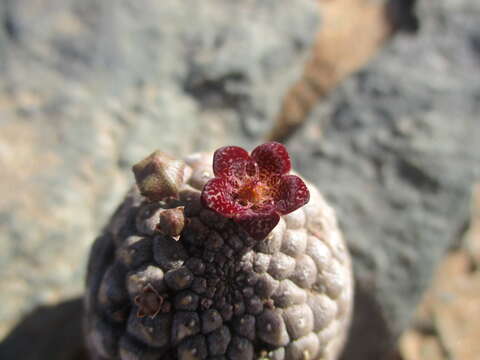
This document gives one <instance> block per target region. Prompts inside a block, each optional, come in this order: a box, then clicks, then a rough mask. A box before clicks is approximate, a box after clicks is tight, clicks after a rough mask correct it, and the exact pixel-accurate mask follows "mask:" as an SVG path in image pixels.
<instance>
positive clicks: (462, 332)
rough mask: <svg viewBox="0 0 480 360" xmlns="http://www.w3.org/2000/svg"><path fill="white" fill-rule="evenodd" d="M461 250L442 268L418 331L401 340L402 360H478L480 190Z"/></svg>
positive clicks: (479, 187)
mask: <svg viewBox="0 0 480 360" xmlns="http://www.w3.org/2000/svg"><path fill="white" fill-rule="evenodd" d="M472 210H473V211H472V220H471V224H470V228H469V230H468V232H467V233H466V235H465V237H464V239H463V241H462V243H461V244H460V246H459V247H458V248H456V249H454V250H452V251H451V252H450V254H448V256H447V257H446V258H445V260H444V261H443V263H442V264H441V266H440V267H439V269H438V271H437V273H436V276H435V279H434V281H433V284H432V286H431V288H430V289H429V290H428V292H427V293H426V294H425V296H424V299H423V301H422V303H421V304H420V306H419V308H418V310H417V313H416V316H415V319H414V321H413V326H412V328H411V329H410V330H409V331H407V332H406V333H405V334H404V335H403V336H402V338H401V339H400V345H399V352H400V355H399V359H402V360H422V359H428V360H476V359H478V356H479V354H480V342H479V341H478V336H479V334H480V324H479V322H478V321H477V320H478V319H480V185H477V186H476V188H475V191H474V201H473V207H472Z"/></svg>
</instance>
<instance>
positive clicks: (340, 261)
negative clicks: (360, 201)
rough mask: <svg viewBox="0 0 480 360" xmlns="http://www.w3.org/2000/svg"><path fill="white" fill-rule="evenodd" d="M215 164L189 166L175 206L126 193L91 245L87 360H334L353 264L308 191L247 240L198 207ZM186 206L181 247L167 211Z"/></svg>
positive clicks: (193, 161) (325, 210) (202, 160)
mask: <svg viewBox="0 0 480 360" xmlns="http://www.w3.org/2000/svg"><path fill="white" fill-rule="evenodd" d="M209 158H211V157H205V156H203V155H194V156H191V157H189V158H188V159H187V163H188V164H189V167H188V168H187V170H188V171H187V174H188V175H187V176H186V184H185V185H184V186H182V189H181V191H180V194H179V200H169V201H167V202H153V203H152V202H147V201H146V200H144V199H143V198H142V197H141V196H140V195H139V193H138V190H137V189H136V188H135V189H133V190H132V191H131V192H130V193H129V195H128V196H127V198H126V199H125V201H124V202H123V204H122V205H121V206H120V207H119V208H118V210H117V211H116V213H115V215H114V216H113V217H112V219H111V221H110V223H109V225H108V226H107V227H106V229H105V231H104V233H103V234H102V235H101V236H100V237H99V238H98V239H97V240H96V242H95V244H94V246H93V248H92V251H91V256H90V261H89V266H88V278H87V279H88V280H87V293H86V296H85V314H86V315H85V337H86V341H87V347H88V348H89V351H90V354H91V356H92V359H94V360H107V359H121V360H137V359H155V360H156V359H159V358H162V359H179V360H183V359H220V358H222V359H231V360H236V359H258V358H268V359H279V360H280V359H285V360H293V359H325V360H333V359H337V358H338V355H339V353H340V351H341V349H342V346H343V344H344V341H345V338H346V335H347V330H348V325H349V322H350V318H351V310H352V301H353V288H352V286H353V279H352V274H351V268H350V257H349V254H348V251H347V249H346V247H345V244H344V241H343V238H342V235H341V233H340V232H339V230H338V227H337V224H336V219H335V215H334V212H333V210H332V209H331V208H330V207H329V206H328V205H327V204H326V203H325V201H324V200H323V197H322V196H321V195H320V194H319V193H318V191H317V190H316V188H315V187H313V186H311V185H308V186H309V190H310V194H311V198H310V202H309V203H308V204H307V205H305V206H304V207H302V208H300V209H298V210H296V211H294V212H292V213H290V214H288V215H284V216H282V217H281V220H280V222H279V223H278V224H277V226H276V227H275V229H274V230H273V231H272V232H271V233H270V234H269V235H268V236H267V237H266V238H265V239H263V240H254V239H253V238H251V237H250V236H248V234H247V233H246V232H245V231H244V230H243V229H242V228H240V227H239V226H238V225H237V224H235V223H234V222H233V221H232V220H230V219H227V218H225V217H223V216H221V215H218V214H217V213H214V212H213V211H211V210H208V209H206V208H204V207H203V206H202V205H201V202H200V190H199V189H201V188H202V187H203V184H204V183H205V182H206V181H207V180H208V179H209V178H211V177H212V176H213V174H212V172H211V161H208V160H207V159H209ZM178 206H184V213H185V227H184V229H183V231H182V233H181V235H180V236H179V238H177V239H174V238H173V237H170V236H167V235H164V234H162V227H160V228H159V227H158V226H157V225H158V222H159V218H160V217H161V216H162V215H161V214H162V213H164V212H165V211H166V210H165V209H166V208H173V207H178Z"/></svg>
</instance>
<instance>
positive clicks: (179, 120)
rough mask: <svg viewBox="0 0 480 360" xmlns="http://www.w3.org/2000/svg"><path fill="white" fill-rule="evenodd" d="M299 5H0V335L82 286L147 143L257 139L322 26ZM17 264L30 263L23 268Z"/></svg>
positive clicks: (306, 5)
mask: <svg viewBox="0 0 480 360" xmlns="http://www.w3.org/2000/svg"><path fill="white" fill-rule="evenodd" d="M315 10H316V7H315V4H313V3H312V2H311V1H310V0H295V1H289V2H288V4H286V3H280V2H278V1H274V0H258V1H250V0H249V1H242V2H233V1H227V0H212V1H208V2H194V1H188V0H181V1H178V0H165V1H164V0H162V1H154V0H147V1H142V2H141V3H140V2H138V1H131V0H126V1H113V0H102V1H97V0H85V1H76V0H66V1H64V0H61V1H60V0H45V1H31V0H14V1H8V0H7V1H2V2H1V3H0V24H1V26H0V75H1V76H0V78H1V80H0V167H1V168H2V169H3V171H2V175H1V176H0V190H1V193H2V196H1V198H0V250H1V251H0V273H1V274H2V276H1V277H0V289H2V291H1V295H0V298H1V301H2V307H0V338H1V337H3V335H4V334H5V332H6V331H7V329H9V328H10V327H11V326H12V325H13V323H14V322H16V321H17V320H18V318H19V316H20V315H21V314H24V313H26V312H27V311H28V310H30V309H32V308H33V307H34V306H35V305H38V304H45V303H54V302H56V301H58V300H60V299H64V298H65V297H68V296H72V295H73V294H79V293H80V292H81V290H82V283H83V277H84V271H83V262H84V259H85V258H86V254H87V249H88V247H89V246H90V244H91V241H92V239H93V238H94V237H95V235H96V234H97V233H98V231H99V229H100V227H101V226H103V224H104V223H105V221H106V219H107V216H108V215H109V214H110V213H111V211H112V210H113V208H114V206H116V204H118V202H119V201H120V199H121V198H122V196H123V195H124V194H125V192H126V190H127V189H128V187H129V186H130V185H129V180H127V179H130V177H127V176H126V173H127V172H129V168H130V166H131V164H132V163H133V162H134V161H136V160H137V159H138V158H140V157H141V156H143V155H144V154H145V153H147V152H148V151H150V150H151V149H152V148H156V147H161V148H162V149H163V150H164V151H166V152H169V153H171V154H175V155H178V156H181V155H185V154H188V153H190V152H192V151H194V150H197V149H213V148H216V147H219V146H221V145H225V144H227V143H231V144H238V145H246V146H249V144H252V143H258V142H259V140H258V138H259V136H260V134H261V133H262V131H263V130H264V129H265V128H268V127H269V124H270V123H269V120H268V119H270V118H272V115H271V114H272V112H274V111H276V110H277V107H279V103H280V100H281V96H282V95H283V94H284V92H285V91H286V89H287V88H288V86H289V85H290V83H291V82H292V81H294V79H296V78H297V76H298V73H299V72H300V71H301V67H302V65H303V62H304V59H305V57H306V55H307V52H308V51H309V48H310V46H311V43H312V42H313V37H314V35H315V33H316V31H317V26H318V24H319V19H318V13H317V11H315ZM27 269H28V270H27Z"/></svg>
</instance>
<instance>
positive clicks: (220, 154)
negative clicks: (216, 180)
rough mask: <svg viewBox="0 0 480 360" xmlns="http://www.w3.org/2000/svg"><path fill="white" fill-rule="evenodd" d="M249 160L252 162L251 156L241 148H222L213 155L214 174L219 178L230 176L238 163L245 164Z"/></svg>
mask: <svg viewBox="0 0 480 360" xmlns="http://www.w3.org/2000/svg"><path fill="white" fill-rule="evenodd" d="M248 160H250V155H248V152H247V151H246V150H245V149H242V148H241V147H238V146H224V147H221V148H220V149H218V150H217V151H215V154H213V173H214V174H215V176H218V177H223V176H228V175H229V174H230V173H231V171H232V167H235V164H237V163H238V162H241V163H244V162H245V161H248Z"/></svg>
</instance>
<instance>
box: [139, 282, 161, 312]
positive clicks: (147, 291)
mask: <svg viewBox="0 0 480 360" xmlns="http://www.w3.org/2000/svg"><path fill="white" fill-rule="evenodd" d="M163 300H164V299H163V297H162V296H160V295H159V294H158V292H157V290H155V288H154V287H153V286H152V285H151V284H147V285H146V286H145V287H144V288H143V289H142V292H141V293H140V294H139V295H137V296H136V297H135V300H134V302H135V305H137V306H138V312H137V317H139V318H142V317H144V316H147V315H148V316H150V317H151V318H154V317H155V316H156V315H157V314H158V313H159V311H160V309H161V308H162V304H163Z"/></svg>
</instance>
